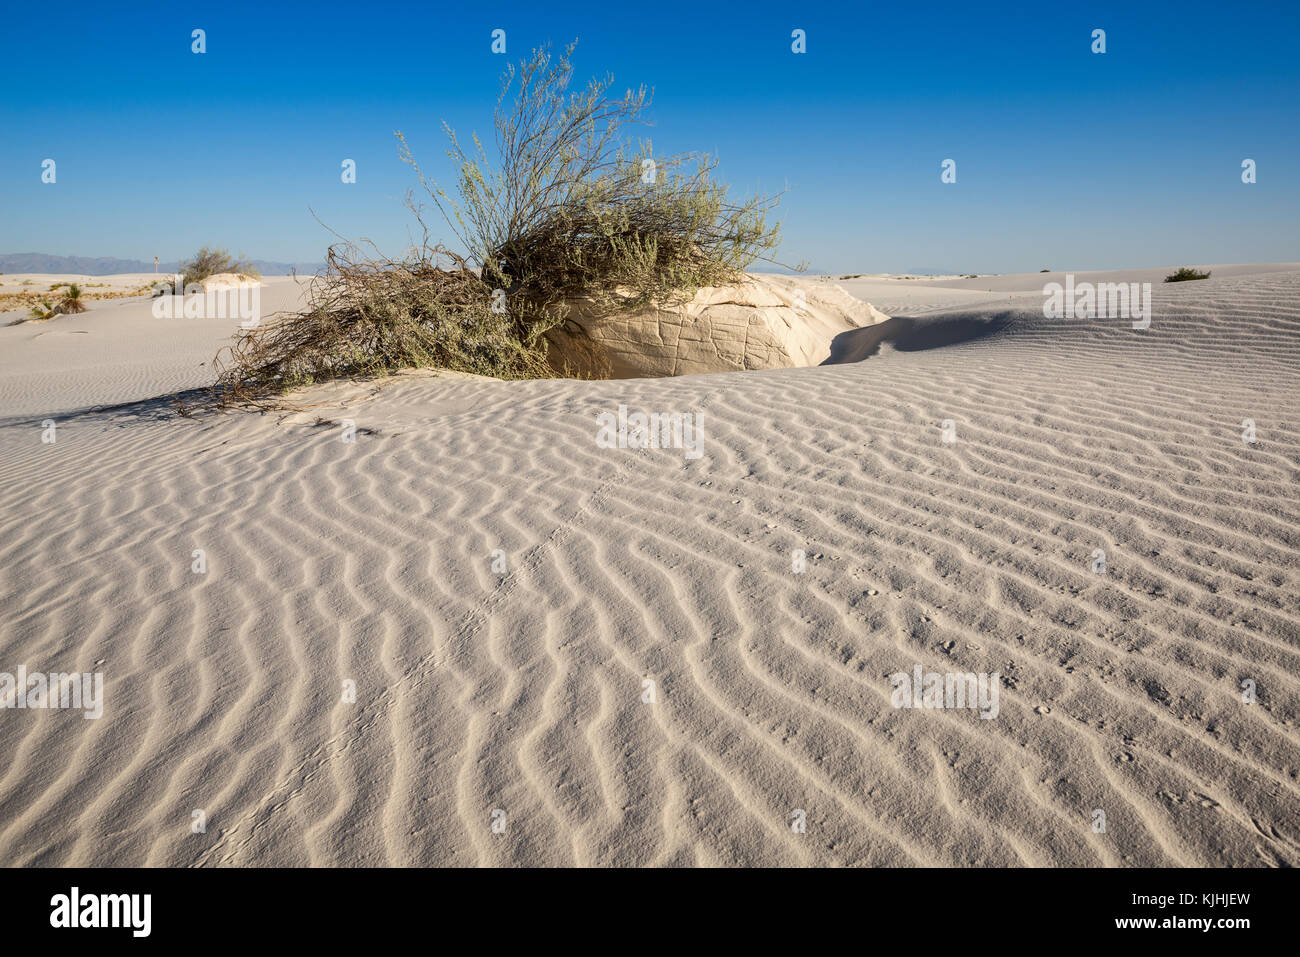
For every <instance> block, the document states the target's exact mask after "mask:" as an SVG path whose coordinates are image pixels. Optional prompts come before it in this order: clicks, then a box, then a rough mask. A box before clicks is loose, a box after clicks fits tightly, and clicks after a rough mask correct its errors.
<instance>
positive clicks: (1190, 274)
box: [1165, 266, 1210, 282]
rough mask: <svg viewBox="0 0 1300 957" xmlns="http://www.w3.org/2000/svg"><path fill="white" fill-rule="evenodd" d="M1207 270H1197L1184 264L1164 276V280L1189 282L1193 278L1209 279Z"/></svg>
mask: <svg viewBox="0 0 1300 957" xmlns="http://www.w3.org/2000/svg"><path fill="white" fill-rule="evenodd" d="M1209 278H1210V274H1209V273H1208V272H1197V271H1196V270H1195V269H1189V268H1187V267H1186V266H1181V267H1179V269H1178V271H1177V272H1172V273H1170V274H1169V275H1168V276H1166V277H1165V282H1189V281H1191V280H1193V279H1209Z"/></svg>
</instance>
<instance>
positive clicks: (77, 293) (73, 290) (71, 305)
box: [59, 282, 86, 312]
mask: <svg viewBox="0 0 1300 957" xmlns="http://www.w3.org/2000/svg"><path fill="white" fill-rule="evenodd" d="M59 311H60V312H85V311H86V304H85V303H84V302H83V301H82V299H81V287H80V286H78V285H77V284H76V283H75V282H73V283H68V291H67V292H65V293H64V294H63V298H62V299H60V300H59Z"/></svg>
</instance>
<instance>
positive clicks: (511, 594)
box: [0, 273, 1300, 866]
mask: <svg viewBox="0 0 1300 957" xmlns="http://www.w3.org/2000/svg"><path fill="white" fill-rule="evenodd" d="M1198 285H1201V286H1202V288H1200V289H1197V288H1195V287H1196V286H1198ZM1186 286H1187V287H1192V288H1157V289H1156V302H1155V315H1154V320H1153V324H1152V327H1151V329H1149V330H1146V331H1143V332H1135V331H1132V330H1131V329H1129V328H1128V327H1127V323H1126V322H1124V321H1122V320H1095V321H1090V322H1085V321H1080V320H1075V321H1067V320H1058V321H1048V320H1044V319H1043V318H1042V317H1041V315H1036V314H1035V312H1034V311H1033V307H1032V305H1030V306H1027V307H1025V308H1020V307H1018V306H1017V307H1014V308H1013V307H1008V308H1006V309H1004V310H1003V312H1004V313H1005V315H1004V317H1003V318H1004V319H1005V320H1006V322H1005V323H1004V324H1002V325H1001V328H1000V330H999V331H998V332H997V333H996V334H995V335H992V336H989V337H987V338H984V339H981V340H978V341H972V342H967V343H965V344H960V345H952V346H947V347H945V348H940V349H934V350H931V351H923V352H901V351H895V350H893V349H891V348H890V347H889V346H888V345H886V346H885V347H883V348H882V349H881V351H880V353H879V354H877V355H875V356H873V357H871V358H869V359H867V360H865V361H862V362H858V363H853V364H847V365H839V366H826V367H819V368H812V369H793V370H781V371H774V372H763V373H743V374H735V375H717V376H694V377H687V378H683V379H677V380H653V381H652V380H633V381H624V382H599V383H574V382H532V383H496V382H479V381H462V380H448V379H444V378H435V379H419V380H410V381H399V382H397V383H394V384H392V385H390V386H388V387H385V388H384V389H382V390H381V391H380V392H379V393H378V395H377V396H375V397H374V398H373V399H371V400H370V401H368V402H365V403H362V404H360V405H358V406H356V407H355V408H354V409H353V410H352V411H351V412H349V413H347V414H348V415H350V416H352V417H354V418H355V420H356V422H357V425H358V434H357V440H356V442H355V443H345V442H343V441H341V437H340V436H341V426H340V424H339V423H338V421H337V419H336V420H335V421H333V422H329V423H324V424H314V423H313V422H311V421H310V419H307V420H302V419H300V420H298V421H295V422H288V423H278V422H276V421H274V420H273V419H272V418H270V417H256V416H247V415H233V416H224V417H217V418H206V419H199V420H182V419H165V418H164V419H158V418H156V417H152V416H148V415H141V414H139V413H138V412H133V411H132V410H131V409H126V410H115V411H111V412H106V413H97V414H85V415H79V416H72V417H69V418H65V419H62V420H60V422H59V431H58V441H57V442H56V443H55V444H53V445H45V444H42V443H41V442H40V420H41V418H42V417H41V416H39V415H37V416H34V417H32V418H31V419H30V420H25V419H24V420H22V421H8V420H7V424H5V425H4V427H3V428H0V671H12V670H13V669H14V667H16V666H17V665H18V664H26V665H27V666H28V667H29V668H32V669H40V670H46V671H50V670H59V671H96V670H98V671H102V672H103V673H104V676H105V685H106V699H107V703H106V708H105V715H104V717H103V718H102V719H101V720H98V721H88V720H84V719H83V718H82V717H81V715H80V714H79V713H72V712H61V711H51V712H31V711H15V710H7V711H0V864H5V865H62V864H90V865H125V866H138V865H182V866H184V865H207V866H220V865H284V864H313V865H379V864H450V865H466V866H473V865H510V864H548V865H550V864H553V865H729V864H774V865H775V864H794V865H913V864H915V865H956V866H1000V865H1013V866H1014V865H1063V864H1075V865H1102V866H1125V865H1219V864H1224V865H1238V866H1286V865H1296V864H1300V780H1298V775H1300V729H1298V727H1297V721H1298V720H1300V482H1298V479H1300V388H1298V380H1297V370H1300V305H1298V304H1300V274H1296V273H1290V274H1287V273H1282V274H1272V275H1269V276H1266V277H1252V278H1249V279H1233V280H1223V281H1212V283H1210V284H1196V283H1190V284H1186ZM620 403H623V404H626V405H627V406H628V407H629V408H630V409H632V410H644V411H662V412H677V411H680V412H699V413H702V414H703V421H704V428H705V443H704V454H703V456H702V457H701V458H699V459H696V460H690V459H687V458H685V457H684V456H683V455H682V453H681V452H680V451H675V450H655V449H652V450H620V449H602V448H599V447H598V446H597V444H596V442H595V434H596V418H595V417H596V415H597V414H598V413H599V412H601V411H605V410H615V409H617V407H618V405H619V404H620ZM1247 418H1249V419H1252V420H1253V421H1254V422H1255V425H1256V430H1257V437H1258V441H1257V442H1256V443H1254V444H1247V443H1245V442H1243V441H1242V431H1243V426H1242V421H1243V420H1244V419H1247ZM944 420H952V422H953V424H954V426H955V430H956V439H957V440H956V442H955V443H952V444H945V443H943V442H942V441H941V429H940V426H941V423H942V422H943V421H944ZM1098 548H1100V549H1103V550H1104V551H1105V553H1106V556H1107V565H1108V570H1107V573H1106V574H1104V575H1101V574H1096V573H1094V572H1093V571H1092V570H1091V568H1090V563H1091V560H1092V553H1093V551H1094V549H1098ZM195 549H203V550H204V552H205V553H206V561H207V572H206V574H196V573H194V572H192V571H191V563H192V561H193V559H192V557H191V556H192V552H193V550H195ZM497 549H500V550H501V552H502V553H503V554H504V560H505V571H504V573H498V572H497V571H494V569H493V565H492V563H493V552H494V550H497ZM796 549H802V550H804V551H806V553H807V570H806V571H805V572H803V573H802V574H796V573H795V572H794V571H793V570H792V552H793V551H794V550H796ZM97 662H102V664H97ZM917 663H919V664H921V665H922V666H923V667H924V668H925V670H927V671H939V672H976V673H978V672H998V673H1000V674H1001V675H1002V678H1003V684H1002V686H1001V699H1000V713H999V715H998V717H997V718H996V719H995V720H980V719H979V718H978V716H977V714H976V713H975V712H973V711H915V710H896V709H895V708H893V707H892V706H891V703H890V690H891V688H890V684H889V682H888V678H887V676H888V675H889V674H891V673H893V672H896V671H910V670H911V669H912V667H913V665H915V664H917ZM646 679H650V680H651V681H653V682H654V689H655V699H656V700H655V701H654V703H647V702H646V701H644V700H643V694H644V688H645V684H644V682H645V680H646ZM1245 679H1250V680H1252V681H1254V682H1255V683H1256V687H1257V695H1258V698H1257V701H1256V702H1255V703H1253V704H1246V703H1244V702H1243V701H1242V691H1241V682H1242V681H1243V680H1245ZM345 680H348V681H352V682H355V686H356V701H355V702H354V703H349V702H347V701H344V700H343V694H342V688H343V682H344V681H345ZM1097 809H1101V810H1103V811H1104V812H1105V815H1106V824H1107V827H1106V831H1105V832H1104V833H1095V832H1094V831H1093V828H1092V824H1093V820H1094V818H1093V813H1094V811H1095V810H1097ZM195 810H202V811H203V812H204V813H205V815H206V821H207V828H206V831H205V832H203V833H193V831H192V828H191V822H192V814H193V812H194V811H195ZM796 810H800V811H803V812H804V818H805V820H806V830H805V831H804V832H803V833H800V832H798V831H797V830H795V829H793V828H792V827H791V822H792V820H793V818H792V815H793V814H794V812H795V811H796ZM497 812H504V813H503V814H502V813H497ZM494 815H495V816H494ZM494 822H497V823H498V824H501V823H504V831H503V833H497V832H496V831H494V829H493V824H494Z"/></svg>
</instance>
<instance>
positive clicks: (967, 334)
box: [822, 312, 1015, 366]
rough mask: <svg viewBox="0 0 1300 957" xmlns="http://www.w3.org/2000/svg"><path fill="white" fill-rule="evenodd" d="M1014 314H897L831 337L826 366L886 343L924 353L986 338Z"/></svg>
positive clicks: (850, 359)
mask: <svg viewBox="0 0 1300 957" xmlns="http://www.w3.org/2000/svg"><path fill="white" fill-rule="evenodd" d="M1014 315H1015V314H1014V313H1012V312H999V313H989V314H987V315H978V316H934V317H911V316H895V317H894V318H893V319H888V320H886V321H885V322H881V323H878V324H876V325H874V326H867V327H865V328H863V329H850V330H849V331H848V332H841V333H840V334H839V335H838V336H836V337H835V338H834V339H832V340H831V354H830V358H828V359H827V360H826V361H825V362H823V363H822V365H824V366H829V365H839V364H840V363H844V362H861V361H862V360H863V359H868V358H870V357H871V356H874V355H875V354H876V353H877V352H879V351H880V344H881V343H882V342H888V343H890V344H891V345H892V346H893V347H894V348H895V349H897V350H898V351H899V352H921V351H923V350H925V349H938V348H941V347H943V346H952V345H957V344H958V343H961V342H973V341H975V340H976V339H985V338H987V337H989V336H992V335H996V334H997V333H999V332H1001V331H1002V330H1003V329H1005V328H1006V327H1007V326H1008V325H1009V324H1010V322H1011V319H1012V317H1013V316H1014Z"/></svg>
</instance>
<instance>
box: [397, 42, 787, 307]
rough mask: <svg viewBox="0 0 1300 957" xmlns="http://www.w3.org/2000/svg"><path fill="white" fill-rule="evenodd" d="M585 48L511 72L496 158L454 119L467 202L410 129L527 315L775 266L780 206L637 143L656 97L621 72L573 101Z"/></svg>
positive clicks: (627, 299)
mask: <svg viewBox="0 0 1300 957" xmlns="http://www.w3.org/2000/svg"><path fill="white" fill-rule="evenodd" d="M572 53H573V45H572V44H571V45H569V46H568V47H567V48H566V49H565V50H564V53H563V54H562V55H561V56H560V57H558V58H555V59H553V58H552V56H551V53H550V50H549V48H547V47H542V48H540V49H538V50H535V51H534V52H533V54H532V56H531V57H530V58H529V59H528V60H526V61H525V62H523V63H521V64H520V65H519V67H518V69H516V68H515V67H513V66H510V67H507V69H506V71H505V74H504V75H503V77H502V81H501V92H500V95H499V97H498V102H497V109H496V113H495V127H496V147H497V154H498V161H497V162H496V163H493V162H491V161H490V160H489V158H488V155H487V151H486V150H485V148H484V146H483V144H482V142H481V141H480V140H479V138H478V137H477V136H474V137H473V147H472V149H471V150H469V151H467V150H466V149H465V148H464V147H463V146H462V145H461V143H460V140H459V138H458V137H457V135H456V132H455V131H454V130H453V129H451V128H450V127H448V126H446V125H445V124H444V130H445V132H446V134H447V137H448V139H449V141H450V149H449V150H448V153H447V155H448V156H449V158H450V159H451V160H452V162H453V163H454V164H455V166H456V168H457V184H456V185H457V192H458V194H459V198H454V197H452V196H450V195H449V194H448V193H447V192H446V191H445V190H443V189H442V188H441V187H439V186H438V185H437V184H436V183H434V182H431V181H429V180H428V179H427V178H426V177H425V176H424V173H423V171H422V170H421V169H420V166H419V164H418V163H417V162H416V161H415V158H414V157H413V156H412V154H411V151H410V150H409V148H408V147H407V145H406V141H405V139H404V138H403V137H402V135H401V134H400V133H398V134H397V135H398V138H399V141H400V142H401V152H402V157H403V159H405V160H406V161H407V162H408V163H410V164H411V166H412V167H413V168H414V170H415V171H416V173H417V175H418V176H419V178H420V182H421V184H422V185H423V186H424V187H425V188H426V190H427V191H428V192H429V194H430V196H431V197H432V199H433V201H434V203H435V204H436V205H437V207H438V209H439V210H440V211H441V212H442V214H443V216H444V218H445V219H446V220H447V223H448V225H449V226H450V227H451V228H452V229H453V231H454V232H455V233H456V235H457V238H459V239H460V241H461V242H462V243H463V245H464V247H465V249H466V250H467V251H468V252H469V258H470V260H471V261H472V262H473V263H474V264H475V265H476V266H477V267H478V268H479V269H480V270H481V271H482V274H483V277H484V280H485V281H486V282H487V283H488V284H489V285H491V286H492V288H494V289H495V288H500V289H503V290H504V291H505V293H506V295H507V299H508V302H509V303H510V305H511V308H512V309H513V310H515V311H516V313H517V314H518V315H520V317H521V320H522V321H523V322H525V323H528V324H535V323H538V322H540V323H544V324H553V323H554V322H555V321H556V314H557V311H559V310H558V309H557V307H559V306H561V305H562V304H563V303H564V302H565V301H566V300H568V299H572V298H574V297H580V296H581V297H591V298H594V299H596V300H597V301H598V302H600V303H601V304H603V305H606V306H608V307H611V308H634V307H637V306H640V305H644V304H645V303H647V302H650V301H656V300H658V301H670V300H676V299H682V298H689V297H690V296H691V295H693V294H694V292H695V291H696V290H697V289H698V288H700V287H701V286H708V285H717V284H720V283H724V282H729V281H733V280H735V279H737V278H738V277H739V276H740V274H741V273H742V272H743V271H744V270H745V269H746V268H747V267H748V266H750V265H752V264H753V263H754V262H755V261H757V260H759V259H770V257H771V255H772V254H773V253H774V251H775V249H776V246H777V244H778V242H779V224H771V225H769V224H768V222H767V215H768V213H769V212H770V211H771V210H772V209H773V208H774V207H775V205H776V203H777V201H778V198H770V197H762V196H758V197H754V198H751V199H749V200H746V201H743V202H740V203H731V202H728V200H727V198H726V197H727V187H726V186H725V185H722V184H719V183H716V182H714V181H713V179H712V174H713V172H714V171H715V170H716V168H717V161H716V159H714V158H713V157H711V156H708V155H707V154H694V153H692V154H682V155H670V156H664V157H655V156H654V155H653V148H652V144H651V143H650V141H648V140H644V141H640V142H639V143H635V144H634V143H633V142H631V141H630V140H626V139H625V138H624V133H623V131H624V128H625V127H627V126H629V125H631V124H635V123H639V122H642V121H643V119H642V117H643V114H644V112H645V111H646V110H647V109H648V108H649V107H650V105H651V96H650V94H649V93H648V92H647V90H646V89H645V87H641V88H640V89H638V90H637V91H635V92H633V91H632V90H628V91H627V92H626V93H625V94H624V95H623V96H622V97H621V98H619V99H610V98H608V96H607V93H608V91H609V88H610V86H611V84H612V83H613V77H611V76H608V75H607V76H605V77H604V78H601V79H593V80H591V81H590V82H589V83H588V85H587V86H586V88H585V89H583V90H581V91H578V92H573V93H570V92H569V86H570V83H571V81H572V77H573V65H572V59H571V58H572ZM512 93H513V100H512V99H511V95H512Z"/></svg>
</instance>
